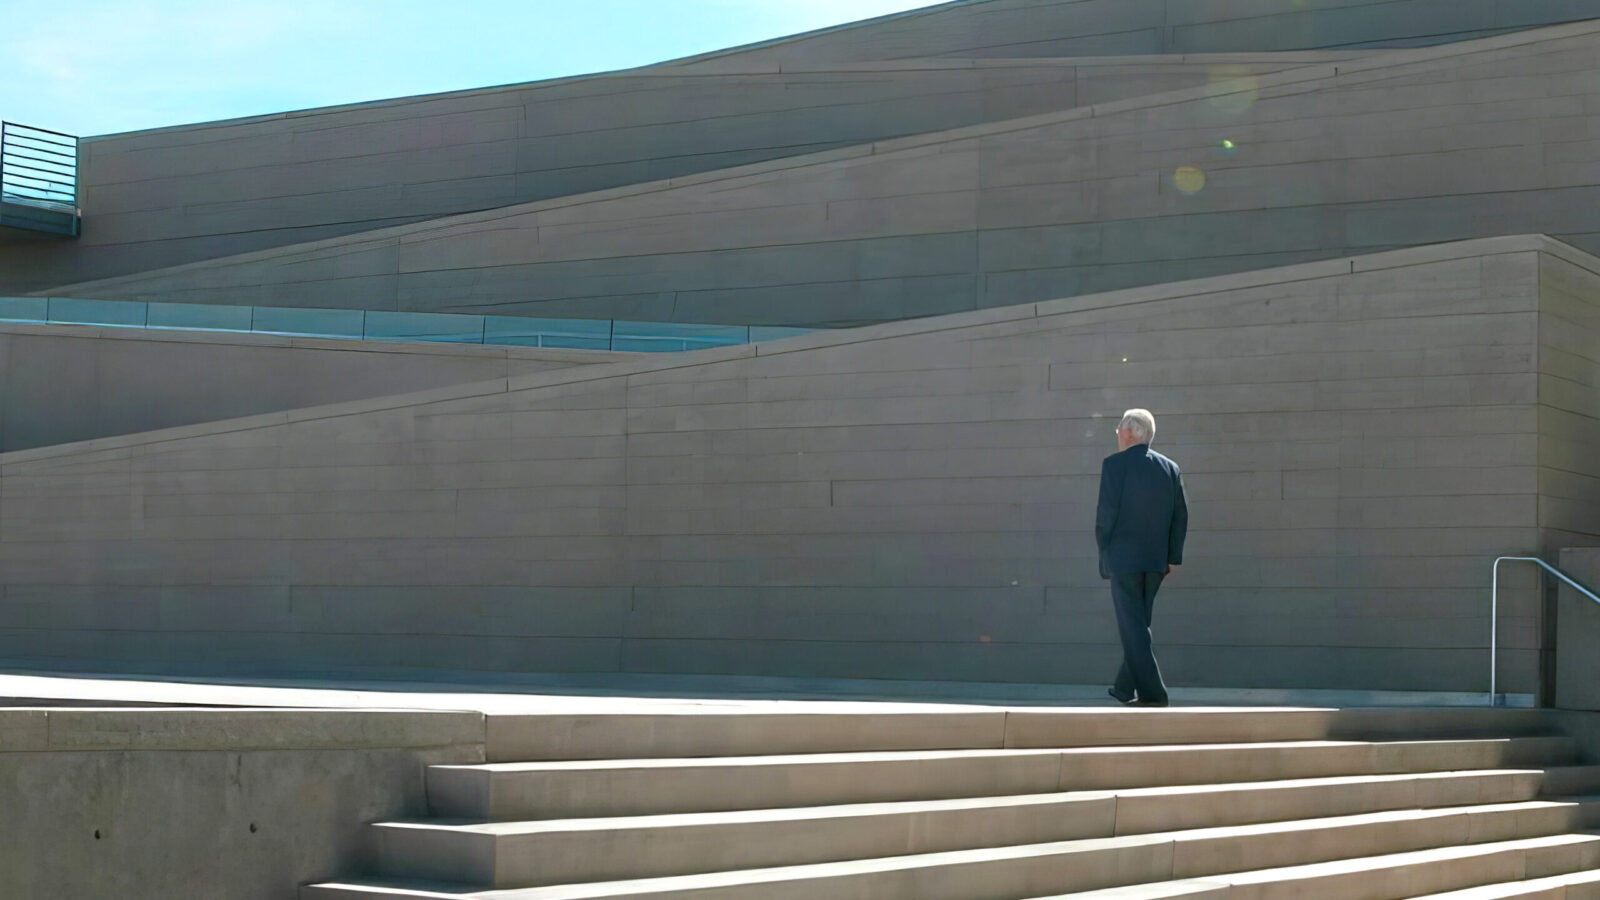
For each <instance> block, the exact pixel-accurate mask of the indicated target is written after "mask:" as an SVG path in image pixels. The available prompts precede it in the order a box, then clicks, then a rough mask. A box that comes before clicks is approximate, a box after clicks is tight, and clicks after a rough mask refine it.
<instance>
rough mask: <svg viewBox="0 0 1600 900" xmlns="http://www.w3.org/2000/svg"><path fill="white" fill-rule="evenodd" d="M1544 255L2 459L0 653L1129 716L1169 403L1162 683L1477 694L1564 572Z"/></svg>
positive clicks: (1495, 254)
mask: <svg viewBox="0 0 1600 900" xmlns="http://www.w3.org/2000/svg"><path fill="white" fill-rule="evenodd" d="M1551 257H1555V258H1557V259H1559V260H1561V261H1562V263H1561V265H1563V266H1576V267H1577V268H1579V269H1582V270H1585V271H1587V272H1591V273H1592V272H1595V271H1596V270H1600V262H1597V261H1596V260H1594V259H1593V258H1590V257H1586V256H1584V255H1583V254H1580V253H1577V252H1575V251H1572V250H1571V249H1570V248H1565V247H1563V246H1562V245H1559V244H1555V243H1553V242H1549V241H1546V240H1543V239H1531V238H1515V239H1501V240H1492V241H1482V242H1476V243H1470V244H1464V245H1452V246H1447V247H1441V248H1426V249H1419V250H1411V251H1402V252H1397V253H1392V254H1385V255H1380V256H1376V257H1370V258H1364V259H1355V260H1339V261H1329V262H1324V263H1315V264H1308V265H1303V266H1296V267H1290V268H1287V269H1281V270H1274V271H1271V272H1263V273H1255V274H1249V275H1239V276H1230V277H1226V278H1218V279H1212V280H1208V281H1202V282H1196V283H1190V284H1183V285H1173V286H1167V287H1163V288H1148V289H1140V290H1135V291H1128V292H1122V293H1118V294H1110V295H1100V296H1096V297H1086V298H1079V299H1076V300H1064V301H1056V302H1050V303H1044V304H1039V305H1036V306H1035V305H1027V306H1021V307H1012V308H1006V309H1000V310H993V311H986V312H979V313H970V314H965V315H961V316H955V317H950V318H945V319H934V320H927V321H921V322H908V323H901V324H895V325H884V326H877V327H875V328H872V329H866V330H862V331H858V332H851V333H847V334H830V335H811V336H806V337H802V338H798V339H794V340H791V341H788V342H783V343H779V344H772V345H753V346H749V347H742V348H730V349H727V350H718V351H708V352H705V353H700V354H689V355H683V356H678V357H675V358H673V359H670V360H666V359H650V360H644V361H641V362H637V363H625V364H618V365H614V366H604V367H593V368H585V369H583V370H581V371H574V372H563V373H547V374H541V375H534V376H525V377H522V378H513V379H510V380H509V381H502V382H495V383H491V384H486V385H475V386H463V387H461V388H457V389H451V390H445V391H438V392H434V393H432V394H430V395H424V396H413V397H397V398H390V399H387V400H384V401H374V402H370V403H365V404H355V405H350V406H348V407H333V408H322V409H314V410H304V411H298V412H292V413H289V414H287V415H278V416H272V417H262V418H259V419H255V420H241V421H236V422H231V423H219V424H217V425H214V426H207V427H199V428H195V429H189V430H186V431H182V432H176V433H156V434H152V435H147V436H135V437H131V438H123V439H112V440H106V441H99V442H93V443H91V444H87V445H83V446H78V447H72V448H54V449H50V450H43V451H31V452H24V453H15V454H10V455H7V456H6V457H3V458H0V578H3V579H4V585H5V590H4V596H3V598H0V658H7V659H12V660H17V659H19V658H26V659H23V661H24V662H27V663H30V664H34V665H53V664H56V665H59V664H64V663H65V661H67V660H71V659H84V658H93V659H95V660H97V661H98V664H100V665H113V666H116V665H126V666H138V667H151V666H190V667H199V668H214V669H225V670H233V671H240V670H251V669H255V670H278V671H282V670H295V669H318V670H326V669H329V668H336V667H341V666H437V667H440V668H446V669H463V668H476V669H499V670H525V671H573V670H576V671H624V672H709V673H742V674H770V675H793V676H844V677H881V678H913V679H939V680H951V679H969V680H984V681H1026V682H1069V683H1094V682H1099V681H1103V680H1104V679H1106V678H1108V677H1109V675H1110V673H1111V671H1112V668H1113V667H1114V664H1115V661H1116V659H1117V651H1116V649H1115V639H1114V626H1113V623H1112V620H1111V617H1110V615H1109V612H1108V609H1107V604H1108V600H1107V597H1106V589H1105V586H1104V583H1103V582H1102V581H1100V580H1099V579H1098V578H1097V577H1096V573H1095V565H1094V551H1093V539H1092V536H1091V530H1090V529H1091V524H1092V519H1093V499H1094V490H1095V476H1096V473H1097V472H1098V466H1099V462H1100V459H1101V458H1102V457H1103V456H1105V455H1106V454H1107V452H1108V451H1109V450H1110V449H1111V446H1110V445H1111V443H1112V442H1111V435H1110V428H1111V424H1112V422H1113V420H1114V418H1115V416H1116V415H1118V414H1119V413H1120V412H1121V410H1123V409H1124V408H1126V407H1129V406H1134V405H1145V406H1149V407H1150V408H1152V409H1154V410H1155V411H1156V413H1157V415H1158V417H1159V422H1160V434H1159V436H1158V445H1159V446H1160V447H1162V448H1163V449H1164V450H1165V451H1166V452H1168V453H1170V454H1171V455H1172V456H1174V457H1175V458H1176V459H1178V460H1179V461H1180V462H1181V463H1183V465H1184V466H1185V471H1186V472H1187V478H1188V484H1189V490H1190V495H1191V503H1192V511H1193V512H1192V516H1193V518H1192V521H1193V527H1194V532H1193V535H1192V538H1191V541H1190V545H1189V548H1190V552H1189V559H1188V561H1187V565H1185V567H1184V569H1183V571H1182V573H1181V575H1180V576H1179V577H1178V578H1176V579H1174V580H1173V581H1172V582H1171V583H1170V585H1169V586H1168V587H1167V588H1166V589H1164V591H1163V594H1162V599H1161V606H1160V611H1159V613H1158V622H1159V625H1158V639H1159V640H1160V641H1161V642H1162V648H1163V651H1162V652H1163V657H1162V659H1163V662H1164V664H1165V666H1166V668H1167V671H1168V673H1169V675H1170V677H1171V678H1172V680H1173V681H1174V682H1176V683H1178V684H1186V685H1224V686H1255V687H1337V688H1344V689H1356V688H1367V689H1409V690H1483V689H1485V688H1486V687H1487V665H1486V664H1487V624H1488V623H1487V610H1486V608H1485V604H1484V587H1485V579H1486V577H1487V562H1488V560H1489V559H1491V558H1492V557H1493V556H1494V555H1496V554H1500V553H1511V552H1515V553H1528V552H1533V551H1539V550H1543V549H1545V547H1544V544H1545V542H1546V541H1547V540H1549V539H1550V537H1549V533H1550V524H1549V520H1545V519H1542V518H1541V509H1544V508H1547V507H1548V506H1549V503H1548V502H1547V501H1548V498H1547V497H1546V496H1545V494H1544V490H1545V488H1544V487H1543V486H1542V484H1546V483H1548V482H1544V483H1542V482H1541V480H1540V467H1541V464H1540V460H1541V456H1540V449H1539V438H1538V436H1537V433H1538V432H1539V429H1540V424H1539V423H1540V421H1541V418H1542V417H1544V416H1545V415H1546V408H1547V407H1548V406H1552V405H1553V404H1547V403H1546V402H1545V401H1546V399H1547V397H1546V395H1545V394H1544V393H1543V392H1542V387H1541V385H1542V383H1544V382H1542V381H1541V371H1542V369H1541V363H1540V361H1539V360H1540V347H1541V343H1540V342H1541V334H1544V333H1548V332H1546V331H1544V330H1543V329H1542V327H1541V326H1542V324H1543V321H1542V319H1543V316H1544V315H1545V313H1544V312H1543V310H1542V304H1543V303H1544V302H1545V296H1546V294H1545V293H1544V292H1543V291H1541V287H1540V285H1541V267H1542V266H1545V265H1554V264H1553V263H1546V262H1542V261H1543V260H1548V259H1549V258H1551ZM1584 290H1587V289H1586V288H1585V289H1584ZM1551 421H1552V422H1553V421H1554V420H1553V419H1552V420H1551ZM1551 427H1552V428H1554V429H1560V428H1565V427H1566V426H1565V425H1560V424H1552V426H1551ZM1561 531H1562V535H1563V539H1565V535H1566V534H1570V533H1581V534H1600V507H1592V508H1583V507H1573V508H1572V514H1571V516H1570V517H1568V518H1567V519H1565V520H1563V522H1562V523H1561ZM1532 584H1533V579H1532V576H1531V574H1529V573H1512V574H1511V576H1510V581H1509V582H1508V586H1507V592H1506V596H1505V598H1504V607H1503V615H1504V617H1505V619H1504V622H1503V625H1502V629H1501V641H1502V648H1503V654H1502V661H1503V663H1502V670H1501V676H1502V682H1501V683H1502V686H1503V687H1502V689H1503V690H1509V691H1512V692H1531V691H1532V690H1533V689H1534V673H1535V669H1536V665H1537V658H1536V657H1537V648H1538V637H1539V615H1540V608H1539V600H1538V598H1537V597H1536V596H1535V594H1534V592H1533V591H1532V590H1531V586H1532Z"/></svg>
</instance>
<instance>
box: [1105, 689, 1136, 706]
mask: <svg viewBox="0 0 1600 900" xmlns="http://www.w3.org/2000/svg"><path fill="white" fill-rule="evenodd" d="M1106 693H1108V694H1110V695H1111V699H1113V700H1115V701H1117V702H1118V703H1121V704H1122V705H1123V706H1129V705H1131V704H1132V703H1133V702H1134V701H1133V698H1132V697H1124V696H1122V695H1121V694H1119V693H1117V689H1116V688H1106Z"/></svg>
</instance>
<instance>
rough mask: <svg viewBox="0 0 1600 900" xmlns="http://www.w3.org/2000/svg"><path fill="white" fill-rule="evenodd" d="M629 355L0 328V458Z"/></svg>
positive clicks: (88, 329) (108, 330)
mask: <svg viewBox="0 0 1600 900" xmlns="http://www.w3.org/2000/svg"><path fill="white" fill-rule="evenodd" d="M628 355H629V354H612V353H598V352H589V351H572V350H538V349H523V348H519V347H481V346H479V347H473V346H467V345H451V344H388V343H379V342H376V341H338V340H320V339H310V338H290V337H275V336H270V335H229V334H218V333H210V332H181V331H146V330H143V329H138V330H132V329H127V328H95V327H86V326H80V325H10V324H6V325H0V397H3V398H4V399H3V404H0V450H7V451H9V450H23V449H27V448H31V447H43V446H47V445H50V444H64V443H69V442H72V441H83V440H90V439H93V438H101V437H109V436H111V435H118V434H133V433H136V432H141V431H153V430H155V429H158V428H171V427H174V426H178V425H193V424H196V423H200V422H214V421H216V420H218V419H231V418H237V417H239V416H249V415H256V414H258V413H267V412H275V411H281V410H287V409H298V408H300V407H305V406H316V405H318V404H323V403H336V402H339V401H344V400H359V399H364V398H368V397H379V396H383V395H386V394H393V393H397V392H403V391H417V390H423V389H426V388H432V387H442V386H445V385H451V384H463V383H466V382H470V381H485V380H487V379H490V378H504V377H507V376H512V375H523V374H527V373H531V372H542V371H547V370H550V369H558V368H564V367H567V366H573V365H582V364H585V363H593V362H598V361H614V360H616V359H618V358H623V357H626V356H628Z"/></svg>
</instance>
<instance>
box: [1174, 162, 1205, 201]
mask: <svg viewBox="0 0 1600 900" xmlns="http://www.w3.org/2000/svg"><path fill="white" fill-rule="evenodd" d="M1172 185H1173V187H1176V188H1177V189H1178V192H1179V193H1182V194H1198V193H1200V192H1201V191H1203V190H1205V189H1206V172H1205V170H1204V169H1202V168H1200V167H1199V166H1179V167H1178V170H1177V171H1176V172H1173V173H1172Z"/></svg>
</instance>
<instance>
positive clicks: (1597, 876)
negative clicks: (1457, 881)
mask: <svg viewBox="0 0 1600 900" xmlns="http://www.w3.org/2000/svg"><path fill="white" fill-rule="evenodd" d="M1575 884H1600V869H1585V870H1584V871H1582V872H1568V873H1566V874H1564V875H1550V876H1546V877H1544V878H1529V879H1527V880H1525V881H1508V882H1504V883H1501V884H1485V885H1479V886H1478V887H1470V888H1463V889H1461V890H1457V891H1446V892H1444V893H1442V894H1427V895H1425V896H1422V897H1416V898H1414V900H1501V898H1508V900H1509V898H1513V897H1521V896H1524V895H1526V894H1530V893H1534V892H1537V891H1545V890H1550V889H1551V888H1558V887H1567V886H1569V885H1575Z"/></svg>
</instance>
